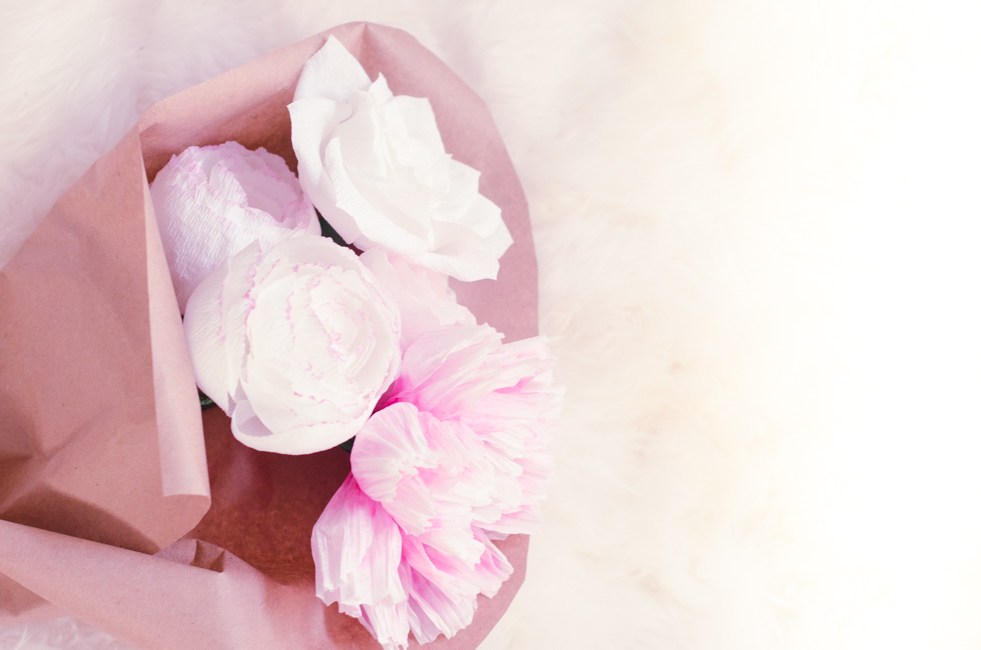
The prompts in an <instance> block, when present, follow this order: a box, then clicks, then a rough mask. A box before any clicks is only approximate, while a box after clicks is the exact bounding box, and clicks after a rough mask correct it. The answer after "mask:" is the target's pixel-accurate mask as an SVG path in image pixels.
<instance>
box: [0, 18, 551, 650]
mask: <svg viewBox="0 0 981 650" xmlns="http://www.w3.org/2000/svg"><path fill="white" fill-rule="evenodd" d="M536 312H537V268H536V264H535V257H534V248H533V244H532V240H531V233H530V227H529V223H528V214H527V206H526V204H525V201H524V196H523V193H522V191H521V188H520V185H519V183H518V180H517V177H516V175H515V173H514V169H513V167H512V166H511V164H510V161H509V159H508V157H507V154H506V151H505V149H504V146H503V144H502V142H501V140H500V137H499V135H498V134H497V132H496V129H495V128H494V125H493V122H492V120H491V118H490V115H489V113H488V111H487V109H486V107H485V106H484V105H483V103H482V102H481V101H480V99H479V98H478V97H476V95H474V93H473V92H472V91H470V90H469V89H468V88H467V87H466V86H465V85H464V84H463V82H461V81H460V80H459V79H458V78H457V77H456V76H455V75H453V73H452V72H450V71H449V70H448V69H447V68H446V67H445V66H444V65H443V64H442V63H441V62H439V61H438V60H437V59H436V58H435V57H434V56H433V55H432V54H430V53H429V52H427V51H426V50H425V49H423V48H422V47H421V46H420V45H419V44H418V43H417V42H415V41H414V40H413V39H412V38H411V37H410V36H408V35H407V34H405V33H403V32H400V31H398V30H393V29H389V28H383V27H379V26H376V25H368V24H363V23H360V24H352V25H345V26H342V27H338V28H335V29H333V30H330V31H329V32H327V33H325V34H321V35H318V36H316V37H313V38H311V39H308V40H306V41H303V42H301V43H298V44H296V45H294V46H291V47H288V48H285V49H283V50H280V51H277V52H274V53H272V54H270V55H267V56H265V57H263V58H261V59H259V60H257V61H255V62H253V63H251V64H249V65H247V66H244V67H242V68H239V69H236V70H233V71H231V72H229V73H227V74H225V75H222V76H221V77H218V78H216V79H213V80H212V81H210V82H207V83H205V84H202V85H200V86H196V87H194V88H191V89H189V90H187V91H184V92H183V93H180V94H178V95H175V96H174V97H171V98H169V99H167V100H165V101H163V102H161V103H159V104H157V105H155V106H153V107H152V108H151V109H150V110H149V111H148V112H147V113H146V114H145V115H144V117H143V118H142V120H141V121H140V123H139V125H138V126H137V127H135V128H134V129H133V131H131V132H130V134H129V135H128V136H127V137H126V138H124V139H123V141H122V142H120V144H119V145H118V146H117V147H116V148H115V149H114V150H113V151H111V152H110V153H108V154H106V156H104V157H103V158H101V159H100V160H99V161H97V162H96V164H95V165H94V166H93V167H92V168H91V169H90V170H89V171H88V172H87V173H86V174H85V176H84V177H83V178H82V179H81V180H80V181H79V182H78V183H77V184H76V185H75V186H74V187H73V188H72V189H71V190H69V191H68V192H67V193H66V194H65V195H64V196H63V197H62V198H61V199H60V200H59V201H58V203H57V204H56V205H55V207H54V208H53V210H52V211H51V213H50V214H49V215H48V217H47V218H46V219H45V221H44V222H43V223H42V224H41V226H40V227H39V228H38V229H37V231H36V232H35V233H34V234H33V235H32V237H31V238H30V239H29V240H28V241H27V243H26V244H25V245H24V246H23V248H22V249H21V250H20V251H19V252H18V254H17V255H16V256H15V258H14V259H13V260H12V261H11V262H10V263H9V264H8V265H7V266H6V267H5V268H4V269H3V270H2V271H0V334H2V337H3V341H2V343H0V387H2V392H0V424H2V427H0V624H2V623H13V622H18V621H25V620H34V619H41V618H48V617H53V616H58V615H64V614H73V615H75V616H78V617H79V618H80V619H82V620H84V621H86V622H88V623H90V624H92V625H95V626H96V627H99V628H100V629H103V630H104V631H106V632H108V633H110V634H112V635H114V636H117V637H118V638H120V639H123V640H125V641H128V642H130V643H132V644H134V645H136V646H138V647H142V648H148V649H156V648H160V649H172V648H207V649H214V648H235V649H243V648H294V649H295V648H299V649H302V648H310V649H313V648H368V647H377V646H378V645H379V644H380V645H381V646H383V647H385V648H392V649H394V648H404V647H407V646H408V644H409V643H410V639H412V638H414V639H415V641H416V642H418V643H431V644H433V647H437V646H439V647H453V648H473V647H476V645H477V644H478V643H479V642H480V640H481V639H483V638H484V636H486V634H487V633H488V632H489V630H490V628H491V627H492V626H493V625H494V623H495V622H496V621H497V620H498V619H499V618H500V616H501V615H502V614H503V612H504V610H505V609H506V608H507V605H508V604H509V602H510V600H511V599H512V598H513V596H514V593H515V591H516V590H517V588H518V586H519V585H520V582H521V580H522V579H523V571H524V561H525V557H526V553H527V535H528V534H530V533H534V532H536V531H537V530H538V529H539V528H540V525H541V519H540V514H539V505H540V503H541V501H542V500H543V499H544V497H545V492H546V488H547V483H548V479H549V476H550V473H551V466H552V465H551V458H550V455H549V452H548V443H549V440H550V438H551V436H552V432H553V429H554V426H555V422H556V420H557V417H558V411H559V408H560V402H561V390H560V389H558V388H556V387H554V386H553V385H552V378H551V366H552V357H551V355H550V353H549V351H548V348H547V346H546V344H545V342H544V340H543V339H542V338H540V337H538V336H537V313H536Z"/></svg>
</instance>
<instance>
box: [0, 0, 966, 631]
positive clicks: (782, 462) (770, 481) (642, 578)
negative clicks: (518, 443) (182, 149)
mask: <svg viewBox="0 0 981 650" xmlns="http://www.w3.org/2000/svg"><path fill="white" fill-rule="evenodd" d="M976 7H977V3H974V2H969V1H967V0H965V1H964V2H957V1H956V0H933V1H926V0H925V1H923V2H911V1H904V0H857V1H856V0H852V1H847V0H829V1H825V2H813V1H812V0H729V1H728V2H727V1H725V0H649V1H646V2H645V1H638V0H634V1H628V0H537V1H534V2H530V1H529V0H482V1H477V0H474V1H469V0H468V1H460V0H457V1H449V0H441V1H432V0H429V1H423V0H416V1H411V2H396V1H394V0H392V1H389V2H381V1H375V0H361V1H359V2H353V1H338V2H329V1H321V2H316V1H313V0H295V1H287V2H274V1H272V0H265V1H252V2H232V1H230V0H173V1H162V0H145V1H143V2H131V1H128V0H90V1H75V2H57V1H53V0H36V1H34V2H31V3H21V2H16V1H15V0H2V3H0V70H2V73H0V229H2V230H0V245H2V256H0V257H2V259H4V260H5V259H7V258H8V257H9V254H10V252H11V251H12V250H13V249H14V248H15V247H16V244H17V243H19V242H20V241H22V240H23V238H24V237H25V236H26V233H27V232H28V231H29V229H30V227H31V226H32V225H33V224H35V223H36V222H37V221H38V220H39V219H40V217H41V216H43V214H44V213H45V212H46V210H47V209H48V208H49V207H50V206H51V204H52V203H53V202H54V200H55V199H56V198H57V196H58V195H59V194H60V193H61V192H62V191H63V190H64V189H65V188H66V187H67V186H68V185H70V184H71V182H73V181H74V180H75V179H76V178H77V177H78V176H79V175H81V173H82V172H83V171H84V170H85V169H86V167H87V166H88V165H89V164H90V163H91V162H92V161H93V160H95V158H97V157H98V156H99V155H101V154H102V153H104V152H105V151H107V150H108V149H110V148H111V147H112V145H113V144H114V143H115V142H116V141H117V139H118V138H119V137H121V136H122V135H123V134H124V133H125V132H126V131H127V130H128V129H129V128H130V126H131V125H132V124H133V123H134V122H135V121H136V119H137V117H138V116H139V114H140V113H141V111H142V110H143V109H145V108H146V107H147V106H148V105H149V104H150V103H152V102H154V101H156V100H159V99H161V98H163V97H165V96H167V95H169V94H171V93H173V92H175V91H178V90H180V89H182V88H185V87H187V86H189V85H191V84H194V83H196V82H199V81H203V80H206V79H208V78H210V77H212V76H214V75H216V74H218V73H220V72H222V71H224V70H227V69H230V68H232V67H235V66H237V65H240V64H243V63H245V62H247V61H249V60H251V59H253V58H255V57H256V56H258V55H260V54H262V53H264V52H267V51H269V50H272V49H274V48H276V47H279V46H281V45H286V44H288V43H291V42H293V41H296V40H299V39H301V38H303V37H305V36H307V35H309V34H312V33H314V32H316V31H319V30H322V29H325V28H327V27H330V26H332V25H335V24H338V23H342V22H347V21H350V20H358V19H366V20H372V21H375V22H380V23H385V24H389V25H393V26H397V27H401V28H404V29H406V30H408V31H410V32H411V33H413V34H414V35H415V36H416V37H417V38H419V39H420V40H421V41H422V42H423V44H425V45H427V46H428V47H429V48H430V49H432V50H433V51H435V52H436V53H437V54H438V55H439V56H441V57H442V58H443V59H444V60H445V61H446V62H447V63H448V64H449V65H450V66H451V67H452V68H453V69H455V70H456V71H457V72H458V73H459V74H460V75H461V76H462V77H463V78H464V79H465V80H466V81H467V82H469V83H470V84H471V85H472V86H473V87H474V88H475V89H476V90H477V91H478V92H479V93H480V94H481V95H482V96H483V97H484V98H485V99H486V100H487V102H488V104H489V105H490V107H491V110H492V112H493V113H494V115H495V117H496V119H497V121H498V125H499V126H500V128H501V131H502V133H503V136H504V139H505V141H506V143H507V145H508V147H509V149H510V151H511V154H512V157H513V159H514V161H515V164H516V165H517V167H518V171H519V173H520V175H521V178H522V180H523V182H524V184H525V188H526V190H527V193H528V197H529V200H530V203H531V210H532V220H533V223H534V227H535V238H536V243H537V246H538V251H539V256H540V263H541V316H542V326H543V330H544V332H545V333H546V334H548V335H549V336H550V337H551V338H552V341H553V344H554V349H555V352H556V354H557V355H558V357H559V359H560V361H559V364H558V371H557V374H558V377H559V379H560V381H561V382H563V383H564V384H565V385H566V386H568V389H569V392H568V400H567V407H566V410H565V414H564V417H563V422H562V436H561V440H560V443H559V447H558V454H559V470H558V474H557V476H556V479H555V483H554V488H553V493H552V497H551V499H550V501H549V503H548V508H547V516H548V526H547V529H546V531H545V533H544V534H543V535H541V536H539V537H538V538H537V539H535V540H533V544H532V553H531V561H530V568H529V574H528V579H527V582H526V584H525V586H524V588H523V589H522V591H521V592H520V594H519V596H518V598H517V600H516V601H515V603H514V605H513V606H512V608H511V610H510V611H509V613H508V615H507V616H506V617H505V619H504V620H503V621H502V623H501V624H500V625H499V626H498V627H497V629H495V631H494V632H493V633H492V634H491V636H490V637H489V638H488V640H487V641H486V642H485V644H484V646H483V647H484V648H487V649H503V648H511V649H515V650H538V649H542V648H545V649H549V648H556V649H558V648H561V649H563V650H565V649H570V650H578V649H587V648H589V649H592V648H602V649H606V648H617V649H632V648H652V649H653V648H657V649H659V650H661V649H665V650H667V649H671V650H674V649H685V650H702V649H716V648H719V649H721V648H726V649H730V648H731V649H742V648H747V649H753V650H764V649H771V648H772V649H778V648H779V649H784V648H789V649H798V648H799V649H812V648H813V649H818V648H820V649H825V648H827V649H834V650H848V649H852V648H854V649H862V650H865V649H869V648H890V650H906V649H914V648H915V649H921V648H922V649H931V650H932V649H940V648H943V649H955V648H978V647H981V615H979V612H981V443H979V434H981V413H979V406H981V390H979V388H981V309H979V297H981V254H979V253H978V248H979V243H981V237H979V232H981V225H979V219H981V196H979V192H978V190H979V186H981V182H979V178H981V177H979V172H981V164H979V160H981V158H979V151H981V128H979V122H981V117H979V116H981V101H979V96H978V87H979V80H981V44H979V41H978V40H977V34H978V32H979V15H978V10H977V8H976ZM118 647H121V646H119V645H116V644H115V643H114V642H112V641H111V640H109V639H106V638H104V637H102V636H99V635H98V634H96V633H94V632H92V631H89V630H88V629H87V628H84V627H82V628H76V627H75V624H74V622H73V621H72V620H71V619H64V620H61V621H56V622H53V623H49V624H34V625H29V626H20V627H17V628H10V629H7V630H0V649H3V650H11V649H12V648H17V649H18V650H28V649H30V650H40V649H45V650H47V649H49V648H85V649H89V648H91V649H95V648H100V649H106V648H118Z"/></svg>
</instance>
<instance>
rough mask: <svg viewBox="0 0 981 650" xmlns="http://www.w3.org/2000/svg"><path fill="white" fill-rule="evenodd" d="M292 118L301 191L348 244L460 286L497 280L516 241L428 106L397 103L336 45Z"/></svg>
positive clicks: (308, 82) (312, 67) (306, 70)
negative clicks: (384, 253) (385, 253)
mask: <svg viewBox="0 0 981 650" xmlns="http://www.w3.org/2000/svg"><path fill="white" fill-rule="evenodd" d="M289 111H290V119H291V122H292V138H293V150H294V152H295V153H296V158H297V161H298V166H297V170H298V173H299V178H300V184H301V185H302V186H303V189H304V190H305V191H306V193H307V194H308V195H309V196H310V200H311V201H313V204H314V205H315V206H316V207H317V209H318V210H320V213H321V214H322V215H323V216H324V218H325V219H326V220H327V221H328V222H329V223H330V224H331V226H333V227H334V229H335V230H337V232H338V233H339V234H340V235H341V236H342V237H343V238H344V239H345V241H347V242H348V243H351V244H354V245H355V246H357V247H358V248H360V249H361V250H368V249H370V248H374V247H381V248H385V249H388V250H391V251H393V252H395V253H398V254H399V255H401V256H403V257H405V258H408V259H409V260H411V261H412V262H413V263H415V264H418V265H421V266H424V267H427V268H429V269H432V270H434V271H438V272H439V273H444V274H446V275H450V276H452V277H454V278H457V279H459V280H464V281H473V280H481V279H486V278H496V277H497V271H498V259H499V258H500V257H501V255H503V254H504V251H506V250H507V248H508V247H509V246H510V245H511V243H512V240H511V235H510V233H509V232H508V229H507V226H505V225H504V221H503V219H502V218H501V210H500V208H498V207H497V206H496V205H494V203H492V202H491V201H490V200H489V199H487V198H486V197H484V196H482V195H481V194H480V193H479V191H478V182H479V179H480V172H478V171H477V170H475V169H473V168H472V167H468V166H467V165H465V164H463V163H461V162H459V161H456V160H453V158H452V157H451V156H450V155H449V154H448V153H446V150H445V149H444V148H443V140H442V137H441V136H440V133H439V129H438V128H437V126H436V118H435V116H434V114H433V110H432V107H431V106H430V104H429V101H428V100H427V99H420V98H416V97H409V96H406V95H398V96H394V95H393V94H392V92H391V90H389V88H388V83H387V82H386V80H385V77H384V76H382V75H380V74H379V75H378V79H376V80H375V81H374V82H373V83H372V82H371V80H370V79H369V78H368V75H367V74H366V73H365V71H364V69H363V68H362V67H361V65H360V64H359V63H358V61H357V60H356V59H355V58H354V57H353V56H352V55H351V54H350V53H349V52H348V51H347V50H346V49H344V46H343V45H341V43H340V42H339V41H338V40H337V39H336V38H334V37H330V38H329V39H328V41H327V44H326V45H324V47H323V48H322V49H321V50H320V51H319V52H317V53H316V54H314V55H313V56H312V57H311V58H310V59H309V60H308V61H307V62H306V64H305V65H304V66H303V71H302V72H301V74H300V79H299V82H298V84H297V87H296V93H295V94H294V96H293V103H292V104H290V105H289Z"/></svg>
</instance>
